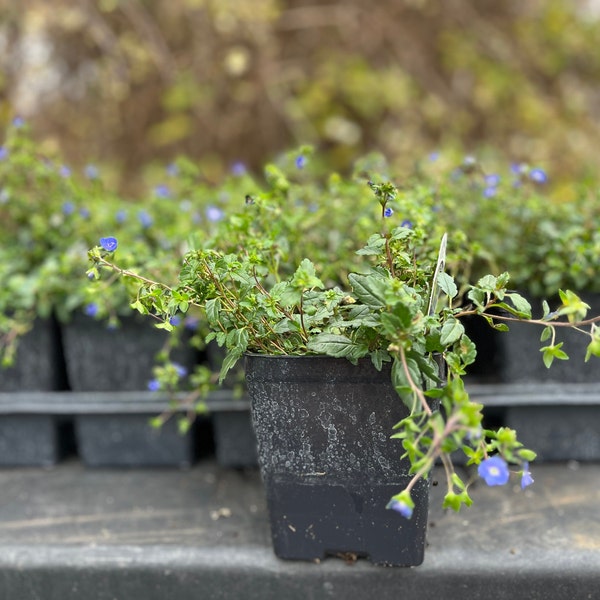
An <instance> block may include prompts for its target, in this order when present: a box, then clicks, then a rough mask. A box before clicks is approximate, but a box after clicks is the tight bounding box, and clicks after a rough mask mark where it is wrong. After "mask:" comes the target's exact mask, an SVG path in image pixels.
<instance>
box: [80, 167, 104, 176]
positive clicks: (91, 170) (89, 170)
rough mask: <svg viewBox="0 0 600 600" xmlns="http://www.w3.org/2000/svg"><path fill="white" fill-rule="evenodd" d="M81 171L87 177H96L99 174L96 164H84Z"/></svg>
mask: <svg viewBox="0 0 600 600" xmlns="http://www.w3.org/2000/svg"><path fill="white" fill-rule="evenodd" d="M83 172H84V174H85V176H86V177H87V178H88V179H98V177H99V176H100V173H99V171H98V167H97V166H96V165H86V167H85V169H84V170H83Z"/></svg>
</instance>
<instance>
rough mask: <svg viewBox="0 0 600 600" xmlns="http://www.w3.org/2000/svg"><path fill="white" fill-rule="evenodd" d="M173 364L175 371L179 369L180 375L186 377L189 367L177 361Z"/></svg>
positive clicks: (178, 373)
mask: <svg viewBox="0 0 600 600" xmlns="http://www.w3.org/2000/svg"><path fill="white" fill-rule="evenodd" d="M171 364H172V365H173V367H174V368H175V371H177V375H179V377H185V376H186V375H187V369H186V368H185V367H184V366H183V365H180V364H179V363H176V362H174V363H171Z"/></svg>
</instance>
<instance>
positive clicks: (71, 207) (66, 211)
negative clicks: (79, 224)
mask: <svg viewBox="0 0 600 600" xmlns="http://www.w3.org/2000/svg"><path fill="white" fill-rule="evenodd" d="M62 211H63V215H67V216H68V215H72V214H73V213H74V212H75V204H73V202H71V201H70V200H67V201H66V202H63V205H62Z"/></svg>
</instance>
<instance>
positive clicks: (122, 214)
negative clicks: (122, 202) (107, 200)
mask: <svg viewBox="0 0 600 600" xmlns="http://www.w3.org/2000/svg"><path fill="white" fill-rule="evenodd" d="M115 220H116V221H117V223H125V221H126V220H127V211H126V210H125V209H124V208H122V209H120V210H118V211H117V212H116V214H115Z"/></svg>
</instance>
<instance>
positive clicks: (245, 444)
mask: <svg viewBox="0 0 600 600" xmlns="http://www.w3.org/2000/svg"><path fill="white" fill-rule="evenodd" d="M206 356H207V359H208V363H209V365H210V367H211V369H212V370H213V371H214V372H215V373H218V372H219V371H220V370H221V365H222V363H223V359H224V358H225V350H224V349H223V348H221V347H219V346H218V345H217V343H216V342H214V341H213V342H210V343H209V344H208V345H207V346H206ZM243 382H244V369H243V364H242V362H241V361H240V362H238V363H237V364H236V365H235V367H234V368H233V369H232V370H230V371H229V373H228V375H227V377H226V378H225V381H224V382H223V383H222V384H221V386H220V387H221V389H222V390H229V391H232V390H234V389H235V388H237V387H238V386H240V385H243ZM234 396H237V393H236V394H234V393H233V392H232V393H231V394H230V397H229V398H228V399H227V400H220V401H219V402H217V403H215V404H214V405H212V406H211V407H210V412H211V421H212V425H213V436H214V444H215V453H216V459H217V463H218V464H219V466H221V467H225V468H244V467H256V466H258V458H257V452H256V436H255V435H254V429H253V428H252V419H251V417H250V402H249V400H248V398H247V396H245V397H243V398H239V397H234Z"/></svg>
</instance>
